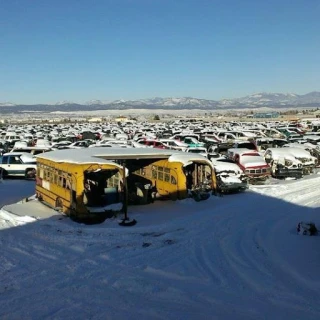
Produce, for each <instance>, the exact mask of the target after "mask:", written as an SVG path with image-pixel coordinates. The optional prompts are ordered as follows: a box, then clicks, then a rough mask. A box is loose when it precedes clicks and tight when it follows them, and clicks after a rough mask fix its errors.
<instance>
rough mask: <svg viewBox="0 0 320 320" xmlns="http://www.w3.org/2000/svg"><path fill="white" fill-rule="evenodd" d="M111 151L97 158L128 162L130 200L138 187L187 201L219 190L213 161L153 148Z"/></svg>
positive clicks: (156, 194) (110, 149) (197, 155)
mask: <svg viewBox="0 0 320 320" xmlns="http://www.w3.org/2000/svg"><path fill="white" fill-rule="evenodd" d="M108 152H110V153H109V154H102V153H97V154H96V156H97V157H101V158H103V159H113V160H114V159H116V158H120V157H121V159H122V160H123V161H125V166H126V168H127V169H128V171H129V175H128V177H127V185H128V192H129V199H130V196H131V195H132V193H133V194H135V192H136V189H137V188H136V187H137V186H139V187H138V189H139V188H140V189H141V188H142V189H143V187H144V188H150V189H151V191H152V193H153V194H154V196H156V197H162V198H169V199H172V200H176V199H185V198H187V197H188V196H189V195H190V193H192V192H197V191H200V190H203V189H207V190H208V191H215V190H216V187H217V184H216V176H215V173H214V169H213V165H212V162H211V161H210V160H209V159H207V158H206V157H204V156H201V155H199V154H194V153H186V152H182V151H177V150H170V149H169V150H166V149H154V148H131V149H122V150H121V151H120V152H119V153H118V152H117V151H116V150H115V149H113V150H112V148H109V150H108ZM138 192H139V190H138ZM141 196H142V195H141Z"/></svg>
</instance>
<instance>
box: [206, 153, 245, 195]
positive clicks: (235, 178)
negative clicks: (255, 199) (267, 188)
mask: <svg viewBox="0 0 320 320" xmlns="http://www.w3.org/2000/svg"><path fill="white" fill-rule="evenodd" d="M211 161H212V163H213V167H214V171H215V175H216V179H217V189H218V191H219V192H221V193H229V192H239V191H244V190H246V189H247V188H248V177H247V176H246V175H245V174H244V172H243V170H242V169H241V168H240V167H239V166H238V165H237V164H236V163H235V162H234V161H232V160H230V159H226V158H223V157H220V158H217V159H214V160H211Z"/></svg>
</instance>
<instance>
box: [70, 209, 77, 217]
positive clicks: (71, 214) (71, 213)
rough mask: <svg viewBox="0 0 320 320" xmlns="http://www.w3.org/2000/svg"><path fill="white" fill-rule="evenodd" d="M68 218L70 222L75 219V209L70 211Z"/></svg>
mask: <svg viewBox="0 0 320 320" xmlns="http://www.w3.org/2000/svg"><path fill="white" fill-rule="evenodd" d="M69 217H70V219H71V220H76V219H77V211H76V209H75V208H71V209H70V213H69Z"/></svg>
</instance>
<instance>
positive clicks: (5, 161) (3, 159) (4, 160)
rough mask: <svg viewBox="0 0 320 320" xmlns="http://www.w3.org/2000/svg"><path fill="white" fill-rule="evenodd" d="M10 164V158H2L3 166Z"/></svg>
mask: <svg viewBox="0 0 320 320" xmlns="http://www.w3.org/2000/svg"><path fill="white" fill-rule="evenodd" d="M7 163H8V156H4V157H2V164H7Z"/></svg>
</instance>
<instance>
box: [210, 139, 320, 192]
mask: <svg viewBox="0 0 320 320" xmlns="http://www.w3.org/2000/svg"><path fill="white" fill-rule="evenodd" d="M250 143H251V144H252V148H251V149H249V148H242V147H241V143H240V145H239V146H240V147H236V148H234V147H233V146H232V147H230V148H228V149H227V150H226V152H224V153H223V154H220V153H216V154H214V153H211V158H210V159H211V161H212V163H213V165H214V167H215V172H216V176H217V181H218V186H219V188H220V190H221V192H230V191H240V190H245V189H246V188H247V186H248V184H264V183H265V182H266V181H268V180H269V179H270V178H274V179H287V178H293V179H300V178H302V177H303V176H305V175H309V174H312V173H314V172H315V171H317V168H318V164H319V162H318V161H319V159H320V150H318V149H317V148H315V147H314V146H310V145H308V144H298V143H288V144H286V145H284V146H283V147H281V148H268V149H266V150H260V151H258V150H257V149H255V148H254V146H255V143H254V142H250ZM246 145H248V143H246Z"/></svg>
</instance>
